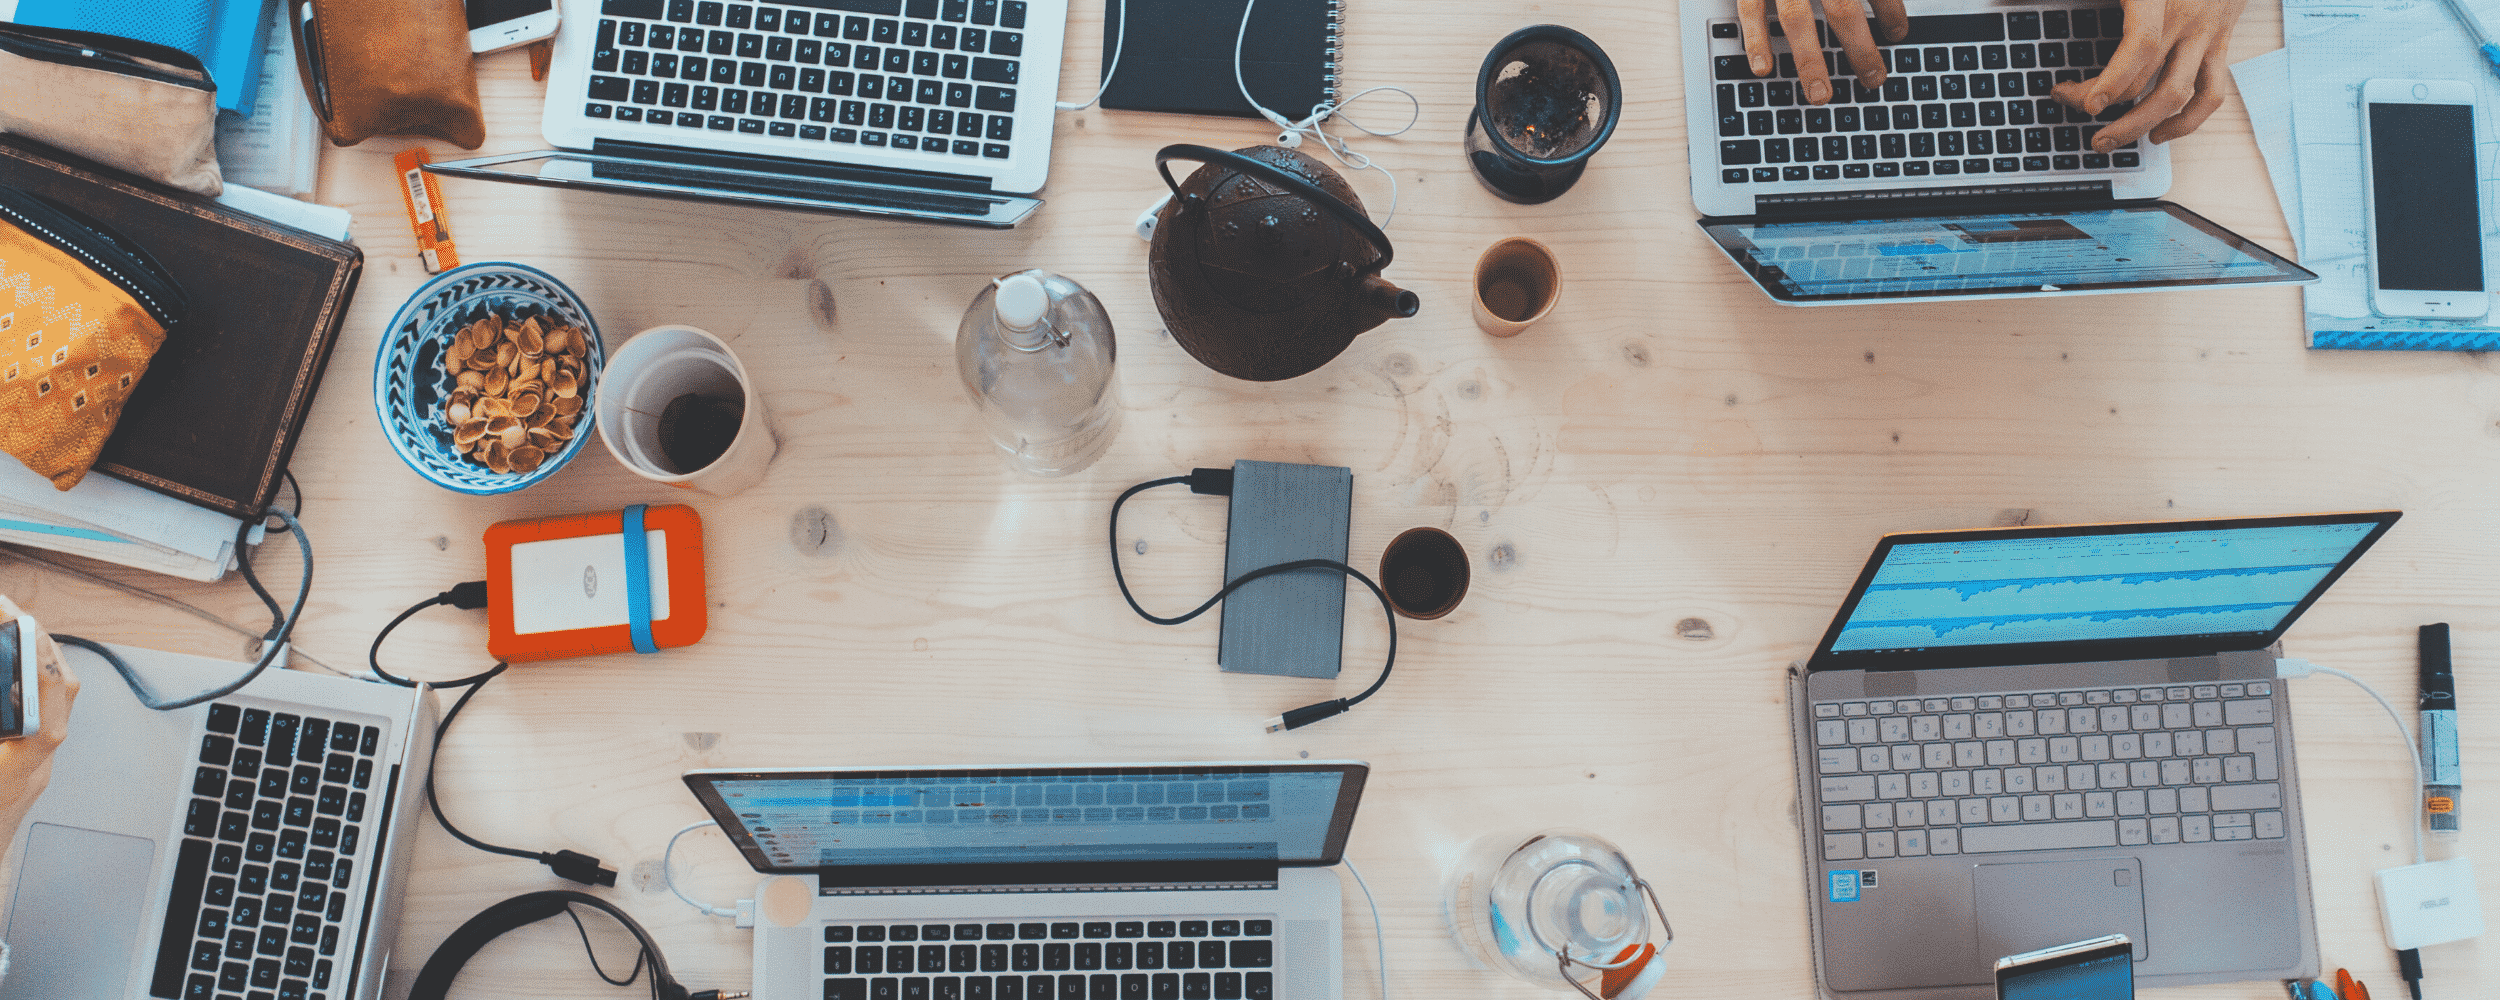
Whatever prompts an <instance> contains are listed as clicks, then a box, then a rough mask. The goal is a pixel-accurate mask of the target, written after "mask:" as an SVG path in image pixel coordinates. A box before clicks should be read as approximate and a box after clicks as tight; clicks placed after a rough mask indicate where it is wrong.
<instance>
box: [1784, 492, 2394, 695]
mask: <svg viewBox="0 0 2500 1000" xmlns="http://www.w3.org/2000/svg"><path fill="white" fill-rule="evenodd" d="M2393 520H2394V515H2393V514H2392V512H2380V513H2375V514H2354V515H2322V516H2319V517H2313V518H2267V519H2252V520H2244V521H2203V522H2171V523H2162V524H2141V525H2127V524H2115V525H2085V526H2078V527H2069V528H2047V529H2036V528H2035V529H2006V530H2003V531H1997V532H1985V531H1982V532H1937V533H1925V534H1902V535H1891V536H1887V537H1886V538H1885V540H1884V543H1883V545H1882V546H1881V547H1879V548H1878V549H1877V551H1876V554H1875V558H1874V559H1873V560H1872V561H1871V562H1870V563H1869V565H1868V567H1867V570H1866V572H1865V573H1864V574H1862V575H1861V577H1860V579H1859V581H1858V586H1857V588H1856V589H1855V590H1854V591H1853V592H1852V593H1851V595H1850V600H1849V602H1848V603H1847V604H1846V605H1844V606H1843V608H1842V609H1841V613H1840V615H1839V617H1838V618H1837V619H1836V620H1835V621H1834V622H1833V625H1832V629H1831V632H1830V634H1829V635H1827V636H1826V637H1825V639H1824V645H1823V649H1822V651H1821V653H1820V654H1819V655H1818V657H1817V659H1818V660H1819V661H1823V664H1824V665H1830V666H1841V665H1843V664H1842V663H1841V662H1840V661H1849V660H1855V661H1858V662H1854V663H1848V664H1846V666H1848V667H1851V668H1855V669H1888V670H1900V669H1916V668H1918V667H1920V666H1926V665H1930V663H1928V662H1920V661H1933V662H1932V665H1937V666H1978V665H1986V664H1989V663H2024V662H2077V661H2081V660H2087V659H2091V660H2097V659H2127V658H2141V657H2146V656H2190V655H2204V654H2208V653H2212V652H2217V651H2220V650H2225V649H2254V648H2259V647H2262V646H2265V645H2267V644H2269V643H2271V642H2272V641H2273V640H2274V638H2275V637H2277V636H2279V635H2280V634H2281V633H2282V631H2283V629H2285V628H2286V627H2288V626H2289V625H2290V624H2291V621H2292V619H2293V618H2294V617H2296V616H2297V615H2299V614H2300V612H2301V611H2303V610H2305V609H2307V608H2308V606H2309V604H2310V602H2311V601H2313V600H2315V599H2316V598H2317V595H2318V594H2319V593H2320V592H2322V591H2323V590H2325V589H2326V586H2327V584H2329V583H2331V582H2333V581H2334V579H2335V578H2336V577H2337V576H2338V575H2339V574H2341V573H2342V572H2343V570H2344V568H2345V567H2346V566H2349V565H2351V563H2352V561H2353V559H2355V558H2356V557H2358V556H2359V555H2360V554H2361V551H2362V550H2363V549H2365V548H2367V547H2368V545H2369V544H2370V542H2372V541H2373V540H2375V539H2376V538H2377V537H2378V535H2379V534H2380V533H2381V532H2382V531H2384V530H2386V526H2387V523H2388V522H2392V521H2393ZM2052 649H2053V650H2054V651H2053V652H2052ZM1971 654H1979V655H1978V656H1976V657H1974V656H1973V655H1971ZM1896 657H1906V658H1908V659H1909V662H1903V663H1884V662H1880V661H1883V660H1890V659H1893V658H1896ZM1975 659H1976V660H1977V661H1978V662H1974V660H1975Z"/></svg>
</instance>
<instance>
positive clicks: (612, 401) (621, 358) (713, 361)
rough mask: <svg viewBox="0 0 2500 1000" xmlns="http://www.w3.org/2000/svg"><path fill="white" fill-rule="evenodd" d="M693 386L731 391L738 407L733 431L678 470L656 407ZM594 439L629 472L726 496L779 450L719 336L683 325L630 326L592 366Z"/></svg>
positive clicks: (742, 370) (750, 382)
mask: <svg viewBox="0 0 2500 1000" xmlns="http://www.w3.org/2000/svg"><path fill="white" fill-rule="evenodd" d="M688 393H694V394H697V395H702V396H708V397H712V398H715V399H739V400H742V401H743V403H744V407H745V408H744V411H743V412H742V413H741V414H740V416H739V419H738V434H737V436H736V437H734V438H732V439H731V440H730V442H729V450H727V451H725V452H722V453H721V456H720V457H719V458H716V459H713V460H712V462H711V464H709V465H706V466H704V467H702V468H699V469H693V470H688V471H681V470H679V469H678V468H677V467H676V465H674V464H673V463H671V462H670V461H669V459H668V456H667V454H666V453H665V452H664V451H663V450H662V449H661V447H660V414H661V413H662V412H664V411H666V410H667V409H668V404H669V403H670V402H671V401H673V400H675V399H677V398H678V397H679V396H683V395H686V394H688ZM591 409H592V412H594V413H596V414H598V417H599V421H598V423H599V439H600V440H601V441H604V442H606V443H607V446H608V453H609V454H611V455H615V456H616V460H617V462H618V463H619V464H621V465H623V466H625V467H626V468H628V469H631V470H633V471H634V474H635V475H638V476H641V477H643V478H645V479H649V480H651V481H653V482H659V483H667V484H668V485H670V486H674V487H677V488H679V489H691V490H700V491H702V492H705V493H709V494H712V495H714V496H730V495H732V494H735V493H738V492H741V491H743V490H745V489H746V488H747V487H750V486H753V485H755V484H756V483H758V482H761V481H762V480H763V478H764V470H765V468H766V467H767V466H770V465H771V464H772V460H773V455H774V454H775V453H776V452H778V451H780V449H781V442H780V440H779V439H778V438H776V437H775V436H774V435H773V430H772V420H771V419H770V417H769V416H768V415H767V414H766V413H765V411H764V395H763V393H761V392H759V391H757V389H756V388H755V380H754V379H751V378H748V377H747V370H746V366H745V365H743V364H740V363H739V361H738V356H737V355H736V354H733V353H730V350H729V345H728V344H725V343H722V342H721V339H720V338H719V337H715V336H713V335H711V334H710V333H708V332H705V331H703V330H699V329H696V328H694V327H691V326H679V325H670V326H658V327H653V328H651V329H648V330H644V331H643V332H641V333H638V334H635V335H634V337H633V339H632V340H628V341H626V342H625V346H624V347H622V348H619V349H618V350H617V351H616V353H614V354H611V355H609V356H608V363H607V365H606V367H604V368H603V369H601V370H600V373H599V384H598V386H597V387H596V389H595V391H594V392H593V393H592V402H591Z"/></svg>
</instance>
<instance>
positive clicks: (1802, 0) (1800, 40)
mask: <svg viewBox="0 0 2500 1000" xmlns="http://www.w3.org/2000/svg"><path fill="white" fill-rule="evenodd" d="M1779 3H1780V28H1781V29H1782V30H1784V31H1786V32H1787V33H1788V51H1789V54H1790V55H1792V56H1794V57H1795V59H1796V62H1797V97H1798V99H1800V100H1803V101H1805V102H1806V103H1808V104H1822V103H1824V102H1827V101H1829V100H1831V99H1832V71H1831V68H1830V67H1828V66H1825V65H1823V36H1822V35H1820V34H1817V33H1816V31H1815V25H1814V0H1779Z"/></svg>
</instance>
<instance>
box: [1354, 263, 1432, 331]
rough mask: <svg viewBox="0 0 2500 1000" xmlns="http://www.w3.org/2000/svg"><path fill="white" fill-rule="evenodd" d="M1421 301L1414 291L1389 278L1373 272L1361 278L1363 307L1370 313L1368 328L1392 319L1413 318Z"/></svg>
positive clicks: (1366, 326) (1420, 305)
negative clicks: (1398, 284)
mask: <svg viewBox="0 0 2500 1000" xmlns="http://www.w3.org/2000/svg"><path fill="white" fill-rule="evenodd" d="M1422 306H1423V301H1422V300H1421V299H1418V298H1416V297H1415V293H1413V292H1410V291H1407V290H1406V289H1403V288H1399V287H1398V286H1396V285H1394V284H1391V283H1390V282H1389V279H1387V278H1383V277H1381V276H1380V275H1377V274H1374V275H1371V276H1369V277H1366V278H1364V279H1363V308H1364V311H1366V312H1368V313H1370V315H1369V316H1368V317H1367V318H1368V319H1369V320H1370V322H1368V323H1365V324H1364V327H1365V328H1366V329H1369V328H1371V327H1374V326H1378V325H1380V324H1382V323H1385V322H1387V321H1389V320H1392V319H1413V318H1415V312H1416V310H1418V309H1420V308H1422Z"/></svg>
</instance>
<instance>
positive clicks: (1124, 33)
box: [1056, 0, 1128, 111]
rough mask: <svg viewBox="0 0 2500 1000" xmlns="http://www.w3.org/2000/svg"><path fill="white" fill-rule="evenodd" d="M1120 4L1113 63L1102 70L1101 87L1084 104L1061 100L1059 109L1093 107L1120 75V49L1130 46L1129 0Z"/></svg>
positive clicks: (1070, 109) (1113, 45)
mask: <svg viewBox="0 0 2500 1000" xmlns="http://www.w3.org/2000/svg"><path fill="white" fill-rule="evenodd" d="M1119 4H1120V21H1119V24H1120V27H1119V33H1118V34H1116V35H1113V36H1112V42H1111V65H1109V66H1107V67H1104V68H1103V71H1102V86H1099V87H1096V88H1094V96H1092V97H1089V98H1087V99H1086V100H1085V103H1083V104H1070V103H1068V102H1066V101H1060V102H1059V103H1058V104H1057V105H1056V106H1057V107H1058V109H1059V110H1061V111H1083V110H1085V109H1087V108H1090V107H1093V106H1094V105H1095V103H1096V102H1099V101H1101V100H1102V95H1103V91H1106V90H1110V89H1111V78H1112V77H1114V76H1118V75H1119V73H1120V51H1121V50H1122V49H1125V48H1127V47H1128V0H1119Z"/></svg>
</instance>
